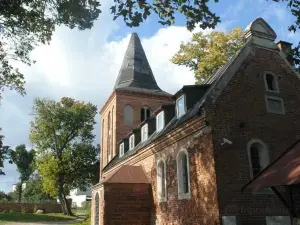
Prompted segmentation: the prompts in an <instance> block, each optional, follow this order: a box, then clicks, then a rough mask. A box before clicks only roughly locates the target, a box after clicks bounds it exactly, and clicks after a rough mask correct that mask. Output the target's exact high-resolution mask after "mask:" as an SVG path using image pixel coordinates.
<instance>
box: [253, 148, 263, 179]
mask: <svg viewBox="0 0 300 225" xmlns="http://www.w3.org/2000/svg"><path fill="white" fill-rule="evenodd" d="M250 153H251V163H252V173H253V176H254V177H255V176H256V175H257V174H258V173H259V172H260V170H261V166H260V162H259V149H258V146H256V145H252V146H251V148H250Z"/></svg>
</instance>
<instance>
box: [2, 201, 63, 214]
mask: <svg viewBox="0 0 300 225" xmlns="http://www.w3.org/2000/svg"><path fill="white" fill-rule="evenodd" d="M38 209H43V210H44V211H45V213H62V209H61V205H60V204H28V203H1V204H0V212H3V211H6V212H9V211H11V210H13V211H14V212H26V213H35V211H36V210H38Z"/></svg>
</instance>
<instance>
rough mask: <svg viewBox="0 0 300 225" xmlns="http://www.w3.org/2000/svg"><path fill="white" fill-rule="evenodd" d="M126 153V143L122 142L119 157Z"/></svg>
mask: <svg viewBox="0 0 300 225" xmlns="http://www.w3.org/2000/svg"><path fill="white" fill-rule="evenodd" d="M123 155H124V143H122V144H120V146H119V158H121V157H122V156H123Z"/></svg>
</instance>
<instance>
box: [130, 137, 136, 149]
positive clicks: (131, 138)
mask: <svg viewBox="0 0 300 225" xmlns="http://www.w3.org/2000/svg"><path fill="white" fill-rule="evenodd" d="M134 142H135V137H134V134H132V135H131V136H130V137H129V151H130V150H132V149H134V147H135V143H134ZM131 143H132V145H133V146H132V147H131Z"/></svg>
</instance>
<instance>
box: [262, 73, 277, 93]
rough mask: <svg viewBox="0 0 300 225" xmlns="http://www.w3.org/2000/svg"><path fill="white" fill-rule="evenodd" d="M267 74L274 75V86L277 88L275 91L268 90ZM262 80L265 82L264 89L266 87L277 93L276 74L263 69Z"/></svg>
mask: <svg viewBox="0 0 300 225" xmlns="http://www.w3.org/2000/svg"><path fill="white" fill-rule="evenodd" d="M267 74H271V75H272V76H273V77H274V82H275V87H276V89H277V90H276V91H273V90H269V88H268V84H267ZM264 82H265V89H266V91H268V92H273V93H279V86H278V80H277V76H276V75H275V74H274V73H272V72H270V71H265V72H264Z"/></svg>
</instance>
